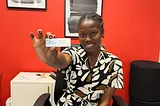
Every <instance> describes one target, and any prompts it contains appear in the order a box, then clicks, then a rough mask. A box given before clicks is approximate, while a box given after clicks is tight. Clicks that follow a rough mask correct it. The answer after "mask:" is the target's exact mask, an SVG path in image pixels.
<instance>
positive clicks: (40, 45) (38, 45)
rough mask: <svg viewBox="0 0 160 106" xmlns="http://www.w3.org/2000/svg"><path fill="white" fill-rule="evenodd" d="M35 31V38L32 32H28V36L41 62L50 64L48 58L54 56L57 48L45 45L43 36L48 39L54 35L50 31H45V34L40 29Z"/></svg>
mask: <svg viewBox="0 0 160 106" xmlns="http://www.w3.org/2000/svg"><path fill="white" fill-rule="evenodd" d="M37 33H38V37H37V38H36V37H35V35H34V34H33V33H31V34H30V37H31V39H32V41H33V47H34V50H35V52H36V54H37V55H38V57H39V59H40V60H41V61H42V62H45V63H47V64H52V63H50V62H49V59H50V57H52V58H54V57H56V56H57V52H58V51H57V48H55V47H46V46H45V38H50V39H51V38H55V35H53V34H52V33H51V32H47V34H46V36H44V35H43V33H42V30H41V29H39V30H38V31H37Z"/></svg>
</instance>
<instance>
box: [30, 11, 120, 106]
mask: <svg viewBox="0 0 160 106" xmlns="http://www.w3.org/2000/svg"><path fill="white" fill-rule="evenodd" d="M78 34H79V41H80V46H79V47H77V48H74V47H71V48H66V49H65V50H63V51H62V52H58V50H57V48H54V47H52V48H46V47H45V45H44V44H45V37H44V36H43V34H42V31H41V30H39V31H38V38H36V37H35V36H34V35H33V34H31V35H30V36H31V38H32V40H33V46H34V49H35V51H36V53H37V55H38V57H39V59H40V60H41V61H42V62H45V63H46V64H48V65H50V66H52V67H54V68H58V69H59V71H62V70H65V72H66V79H67V90H66V92H65V93H64V94H63V95H62V97H61V98H60V100H59V101H58V106H109V102H110V100H111V97H112V95H113V94H114V92H115V90H116V89H121V88H123V72H122V62H121V61H120V59H119V58H118V57H117V56H115V55H113V54H111V53H109V52H107V51H106V50H105V49H104V47H103V46H102V43H101V42H102V41H101V39H102V38H103V37H104V35H103V34H104V28H103V20H102V17H101V16H99V15H98V14H96V13H89V14H84V15H83V16H82V17H81V18H80V20H79V23H78ZM46 35H47V37H53V35H52V34H51V33H50V32H48V33H47V34H46Z"/></svg>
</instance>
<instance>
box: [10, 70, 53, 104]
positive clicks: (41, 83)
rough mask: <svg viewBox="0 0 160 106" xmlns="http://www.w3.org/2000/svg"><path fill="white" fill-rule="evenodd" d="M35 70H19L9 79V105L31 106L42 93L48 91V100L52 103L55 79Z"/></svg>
mask: <svg viewBox="0 0 160 106" xmlns="http://www.w3.org/2000/svg"><path fill="white" fill-rule="evenodd" d="M37 74H42V73H35V72H20V73H19V74H18V75H17V76H16V77H15V78H13V79H12V80H11V106H33V104H34V103H35V101H36V100H37V98H38V97H39V96H40V95H42V94H43V93H50V94H51V96H50V101H51V104H52V105H53V106H55V104H54V85H55V80H54V79H53V78H51V77H50V76H49V73H45V77H41V76H38V75H37Z"/></svg>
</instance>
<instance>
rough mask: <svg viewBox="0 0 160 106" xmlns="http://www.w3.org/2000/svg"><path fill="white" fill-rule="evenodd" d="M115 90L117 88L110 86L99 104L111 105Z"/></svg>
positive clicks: (100, 105) (103, 105) (101, 105)
mask: <svg viewBox="0 0 160 106" xmlns="http://www.w3.org/2000/svg"><path fill="white" fill-rule="evenodd" d="M115 91H116V88H111V87H108V88H107V89H106V90H105V92H104V94H103V95H102V97H101V99H100V102H99V106H109V103H110V100H111V98H112V96H113V95H114V92H115Z"/></svg>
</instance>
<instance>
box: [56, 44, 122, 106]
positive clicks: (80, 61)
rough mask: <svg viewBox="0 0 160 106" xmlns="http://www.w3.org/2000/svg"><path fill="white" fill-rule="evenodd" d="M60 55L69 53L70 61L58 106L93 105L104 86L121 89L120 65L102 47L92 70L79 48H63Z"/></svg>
mask: <svg viewBox="0 0 160 106" xmlns="http://www.w3.org/2000/svg"><path fill="white" fill-rule="evenodd" d="M62 52H63V53H67V54H69V55H70V56H71V58H72V62H71V63H70V65H69V66H68V67H67V68H66V69H65V73H66V80H67V89H66V92H65V93H64V94H63V95H62V97H61V98H60V100H59V101H58V106H97V105H98V101H99V100H100V97H101V95H102V94H103V93H104V91H105V89H106V88H107V87H112V88H123V70H122V62H121V61H120V59H119V58H118V57H117V56H115V55H113V54H111V53H108V52H107V51H106V50H105V49H104V48H103V47H101V51H100V54H99V57H98V60H97V62H96V64H95V66H94V68H93V69H92V70H91V69H90V68H89V65H88V57H87V54H86V51H85V50H84V49H83V48H82V46H79V47H77V48H75V47H71V48H66V49H65V50H63V51H62ZM60 71H62V69H61V70H60ZM63 71H64V69H63Z"/></svg>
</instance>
